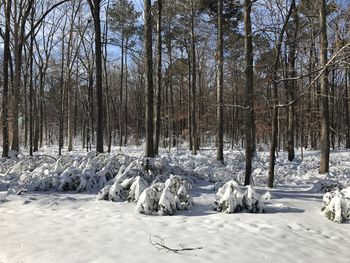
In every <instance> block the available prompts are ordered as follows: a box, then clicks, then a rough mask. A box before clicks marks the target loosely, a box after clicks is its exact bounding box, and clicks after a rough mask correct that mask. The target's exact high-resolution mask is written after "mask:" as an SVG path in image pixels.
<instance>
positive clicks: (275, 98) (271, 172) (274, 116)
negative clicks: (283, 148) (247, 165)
mask: <svg viewBox="0 0 350 263" xmlns="http://www.w3.org/2000/svg"><path fill="white" fill-rule="evenodd" d="M294 8H295V0H292V2H291V4H290V8H289V11H288V14H287V16H286V18H285V20H284V23H283V26H282V29H281V31H280V33H279V35H278V39H277V43H276V47H275V56H274V62H273V69H272V105H273V106H272V134H271V145H270V159H269V177H268V187H270V188H272V187H273V183H274V177H275V162H276V154H275V152H276V149H277V135H278V81H277V71H278V67H279V62H280V54H281V48H282V42H283V37H284V33H285V31H286V27H287V25H288V21H289V18H290V17H291V15H292V12H293V9H294Z"/></svg>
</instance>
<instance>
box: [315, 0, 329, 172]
mask: <svg viewBox="0 0 350 263" xmlns="http://www.w3.org/2000/svg"><path fill="white" fill-rule="evenodd" d="M320 27H321V32H320V49H321V50H320V65H321V67H322V68H324V67H326V65H327V47H328V41H327V21H326V1H325V0H320ZM320 85H321V94H322V97H321V140H320V149H321V156H320V167H319V170H318V172H319V173H320V174H325V173H328V172H329V154H330V142H329V109H328V107H329V105H328V69H327V68H326V69H325V71H324V73H323V75H322V77H321V80H320Z"/></svg>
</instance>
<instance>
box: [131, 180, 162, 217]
mask: <svg viewBox="0 0 350 263" xmlns="http://www.w3.org/2000/svg"><path fill="white" fill-rule="evenodd" d="M164 187H165V184H164V183H156V184H153V185H152V186H151V187H149V188H146V189H145V190H144V191H143V192H142V193H141V195H140V197H139V200H138V202H137V205H136V211H137V212H139V213H140V214H145V215H151V214H152V213H153V212H156V211H158V203H159V199H160V196H161V194H162V192H163V189H164Z"/></svg>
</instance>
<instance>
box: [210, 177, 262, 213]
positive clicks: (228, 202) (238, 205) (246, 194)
mask: <svg viewBox="0 0 350 263" xmlns="http://www.w3.org/2000/svg"><path fill="white" fill-rule="evenodd" d="M214 209H215V210H216V211H218V212H225V213H229V214H230V213H237V212H241V211H247V212H250V213H262V212H264V211H265V205H264V202H263V200H262V198H261V197H260V195H259V194H257V193H256V192H255V190H254V189H253V188H252V187H251V186H247V187H242V186H239V184H238V183H237V182H236V181H233V180H231V181H229V182H227V183H226V184H225V185H224V186H222V187H221V188H220V189H219V190H218V192H217V193H216V201H215V202H214Z"/></svg>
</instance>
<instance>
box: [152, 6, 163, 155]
mask: <svg viewBox="0 0 350 263" xmlns="http://www.w3.org/2000/svg"><path fill="white" fill-rule="evenodd" d="M157 3H158V17H157V104H156V121H155V140H154V154H155V155H157V154H158V149H159V139H160V117H161V114H160V109H161V103H162V99H161V98H162V94H161V91H162V0H158V1H157Z"/></svg>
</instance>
